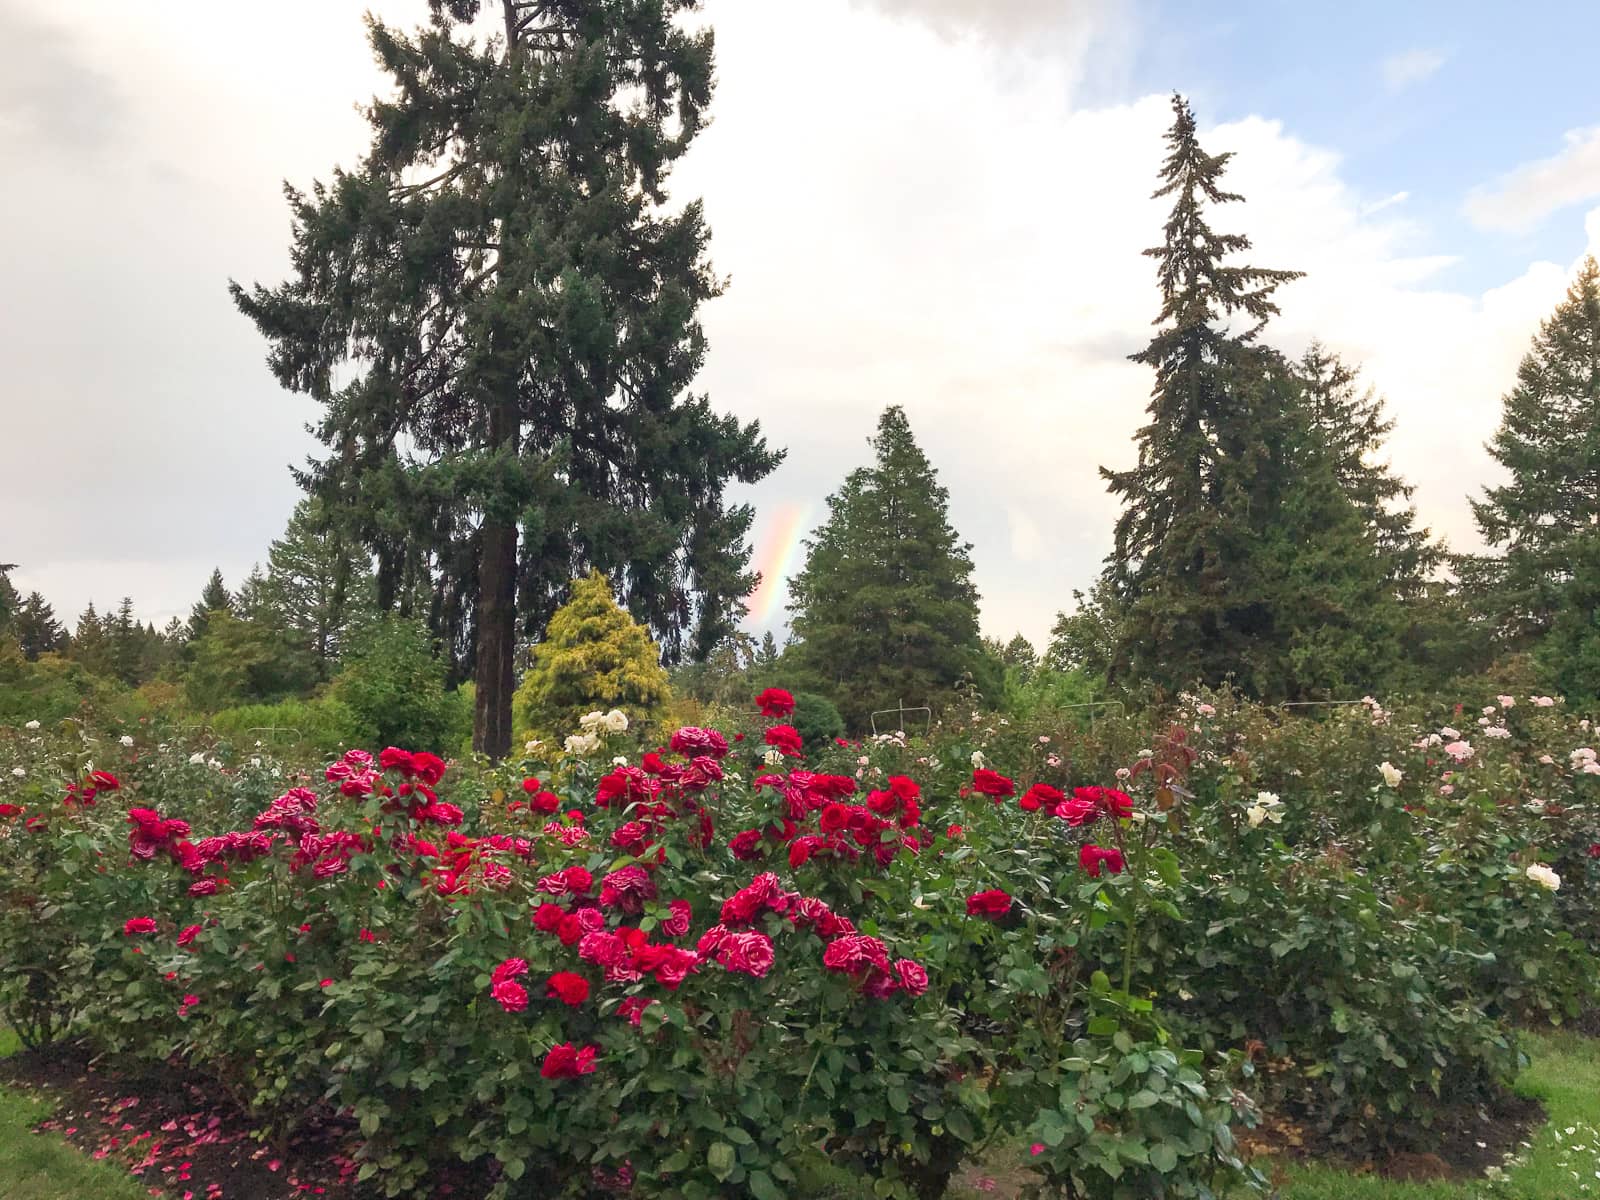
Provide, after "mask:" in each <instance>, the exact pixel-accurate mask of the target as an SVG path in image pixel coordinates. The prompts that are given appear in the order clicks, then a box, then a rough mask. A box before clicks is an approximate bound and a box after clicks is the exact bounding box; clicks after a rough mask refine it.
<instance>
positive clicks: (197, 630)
mask: <svg viewBox="0 0 1600 1200" xmlns="http://www.w3.org/2000/svg"><path fill="white" fill-rule="evenodd" d="M90 607H91V609H92V608H93V605H91V606H90ZM232 608H233V596H232V594H231V593H230V592H229V591H228V588H227V585H226V584H225V583H223V581H222V568H220V567H213V568H212V570H211V578H210V579H208V580H206V586H205V589H204V590H203V591H202V592H201V593H200V599H198V600H197V601H195V604H194V607H193V608H192V609H190V610H189V626H188V630H187V640H188V641H190V642H198V641H199V640H200V639H201V638H202V637H204V636H205V633H206V630H207V628H208V627H209V626H210V623H211V614H212V613H217V612H227V611H229V610H230V609H232Z"/></svg>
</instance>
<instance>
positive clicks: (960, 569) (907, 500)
mask: <svg viewBox="0 0 1600 1200" xmlns="http://www.w3.org/2000/svg"><path fill="white" fill-rule="evenodd" d="M870 444H871V446H872V448H873V450H874V452H875V455H876V461H875V462H874V463H873V465H872V466H870V467H862V468H859V469H857V470H855V471H852V472H851V473H850V474H849V475H848V476H847V477H846V478H845V481H844V483H843V485H842V486H841V487H840V488H839V490H838V491H837V492H835V493H834V494H833V495H832V496H830V497H828V517H827V520H826V521H825V522H824V523H823V524H822V526H821V527H820V528H818V529H817V530H816V531H815V532H814V533H813V534H812V535H811V537H810V539H809V540H807V542H806V543H805V545H806V552H807V553H806V563H805V567H804V568H803V569H802V570H801V571H800V572H799V573H798V574H797V575H796V576H795V578H794V580H793V581H792V582H791V584H790V603H789V612H790V614H791V617H792V620H791V628H792V630H793V635H794V638H795V641H794V642H793V643H792V644H791V645H790V646H789V647H788V649H787V650H786V651H785V654H784V660H785V667H786V669H787V668H792V669H793V670H794V672H795V673H796V676H797V678H799V679H801V680H803V681H804V682H805V683H806V685H807V686H808V687H810V688H811V689H813V690H815V691H818V692H821V693H822V694H823V695H825V696H826V697H827V698H828V699H830V700H832V701H833V702H834V704H835V705H837V707H838V708H839V711H840V712H841V713H843V714H844V717H845V720H846V722H847V723H848V724H849V725H850V726H851V727H852V728H855V729H862V728H864V727H865V726H866V724H867V718H868V714H869V713H871V712H872V711H873V710H875V709H882V708H887V707H893V706H895V705H897V704H899V703H901V702H904V703H905V704H908V705H922V704H928V705H932V706H937V705H939V704H941V703H942V702H947V701H948V700H949V699H950V698H951V697H952V695H953V692H954V690H955V688H956V685H957V684H958V683H959V682H960V681H961V680H962V679H963V677H964V676H968V675H970V674H972V673H975V672H981V671H983V668H982V664H981V660H982V657H983V652H982V646H981V644H980V640H979V637H978V593H977V589H976V588H974V587H973V584H972V559H971V558H970V557H969V551H970V550H971V546H969V545H967V544H966V543H963V542H962V541H961V540H960V539H959V537H958V536H957V534H956V532H955V530H954V529H952V528H951V526H950V522H949V518H948V508H949V493H948V492H947V491H946V489H945V488H944V487H943V486H941V485H940V483H939V482H938V477H937V475H936V474H935V472H934V469H933V467H932V465H931V464H930V463H929V462H928V459H927V457H926V456H925V455H924V454H923V452H922V451H921V449H919V448H918V446H917V444H916V442H915V440H913V438H912V435H911V427H910V425H909V423H908V422H907V421H906V415H905V412H904V411H903V410H902V409H900V408H899V407H898V406H894V407H890V408H888V409H886V410H885V411H884V413H883V415H882V416H881V417H880V418H879V420H878V432H877V435H876V436H875V437H873V438H872V439H870Z"/></svg>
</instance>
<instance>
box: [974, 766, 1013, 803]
mask: <svg viewBox="0 0 1600 1200" xmlns="http://www.w3.org/2000/svg"><path fill="white" fill-rule="evenodd" d="M972 790H973V791H975V792H977V793H978V794H979V795H980V796H992V797H994V798H995V799H996V800H999V799H1001V798H1002V797H1004V796H1010V795H1012V794H1013V793H1014V792H1015V791H1016V790H1017V785H1016V784H1015V783H1014V782H1012V781H1011V780H1009V779H1007V778H1006V777H1005V776H1004V775H1002V774H1000V773H999V772H998V771H991V770H989V769H988V768H981V769H979V770H976V771H974V772H973V773H972Z"/></svg>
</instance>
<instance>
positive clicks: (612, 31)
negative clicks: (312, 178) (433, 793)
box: [234, 0, 779, 757]
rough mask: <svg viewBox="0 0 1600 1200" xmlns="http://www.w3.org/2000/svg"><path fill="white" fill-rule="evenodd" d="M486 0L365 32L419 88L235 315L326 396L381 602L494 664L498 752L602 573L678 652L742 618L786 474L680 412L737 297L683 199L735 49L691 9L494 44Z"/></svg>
mask: <svg viewBox="0 0 1600 1200" xmlns="http://www.w3.org/2000/svg"><path fill="white" fill-rule="evenodd" d="M488 7H489V6H487V5H484V4H482V3H481V0H433V2H432V4H431V9H432V14H433V15H432V20H431V23H430V24H429V25H428V26H427V27H425V28H423V29H421V30H419V31H418V32H417V33H416V34H415V35H414V36H406V35H404V34H402V33H399V32H397V31H395V30H393V29H390V28H388V27H386V26H384V25H382V24H381V23H379V22H377V21H376V20H373V21H371V22H370V29H371V41H372V46H373V49H374V51H375V52H376V55H377V58H378V60H379V63H380V65H381V66H382V67H383V68H384V69H385V70H386V71H387V72H388V73H389V74H390V75H391V76H393V78H394V81H395V84H396V88H397V92H396V94H395V95H394V96H393V97H392V98H390V99H383V100H378V101H375V102H374V103H373V105H372V106H371V108H370V109H369V110H368V116H369V119H370V122H371V125H372V129H373V139H372V145H371V148H370V150H369V151H368V153H367V155H366V157H365V158H364V159H363V160H362V162H361V164H360V165H359V167H358V168H357V169H356V170H354V171H352V172H348V173H346V172H342V171H340V172H336V173H335V177H334V181H333V183H332V185H331V186H324V185H322V184H318V185H317V186H316V187H315V188H314V189H313V192H312V194H311V196H309V197H307V196H304V195H302V194H300V193H297V192H294V191H292V190H291V191H289V193H288V194H289V201H290V205H291V208H292V209H293V213H294V242H295V246H294V259H295V268H296V277H295V278H294V279H292V280H291V281H290V282H289V283H287V284H285V285H283V286H281V287H279V288H276V289H272V290H268V289H264V288H261V287H257V288H255V289H254V290H253V291H250V292H246V291H245V290H244V289H242V288H240V287H238V285H234V297H235V300H236V301H237V303H238V305H239V307H240V308H241V309H242V310H243V311H244V312H245V313H246V314H247V315H248V316H250V317H251V318H252V319H253V320H254V321H255V322H256V324H257V326H258V327H259V328H260V330H261V331H262V333H263V334H264V335H265V336H266V337H267V338H268V339H269V340H270V341H271V342H272V344H273V349H272V352H271V355H270V359H269V361H270V363H271V365H272V368H273V370H274V372H275V373H276V374H277V376H278V378H279V379H280V380H281V381H282V382H283V383H284V384H285V385H286V386H288V387H290V388H293V389H294V390H297V391H302V392H306V393H309V394H310V395H312V396H313V397H315V398H316V399H317V400H318V401H320V402H322V404H323V405H325V412H324V414H323V417H322V420H321V422H320V425H319V427H318V430H317V432H318V434H319V436H320V438H321V440H322V441H323V443H324V444H325V445H326V447H327V449H328V453H327V455H326V457H325V458H323V459H322V461H320V462H317V463H314V464H313V465H312V467H311V469H310V470H309V471H307V472H305V473H304V474H303V475H302V477H301V479H302V483H304V484H305V485H306V486H307V487H308V488H310V489H311V490H313V491H314V492H315V494H317V495H319V496H321V497H322V498H323V500H324V501H325V503H327V504H328V506H329V508H330V511H334V512H337V513H339V514H341V520H343V521H347V523H348V528H349V530H350V532H351V533H352V535H353V536H354V537H355V538H356V539H358V540H359V541H360V542H361V543H362V544H364V545H365V546H367V547H368V548H369V549H371V550H372V552H373V553H374V554H375V556H376V559H377V601H378V605H379V607H380V608H381V609H383V610H385V611H387V610H389V609H391V608H396V607H397V608H399V609H400V610H401V611H402V612H404V611H406V610H407V609H408V608H412V609H415V608H416V607H418V603H417V599H416V598H417V597H419V596H426V597H427V608H428V611H427V613H426V616H427V617H428V619H429V623H430V625H431V627H432V628H433V630H434V632H435V634H436V635H437V636H439V637H440V638H441V640H442V641H444V642H445V643H446V644H447V646H449V647H450V649H451V653H452V655H453V656H459V657H463V658H465V657H470V658H471V659H472V660H473V662H474V664H475V667H474V672H473V674H474V677H475V679H476V683H477V706H478V707H477V713H476V721H475V730H474V745H475V746H476V747H477V748H478V749H480V750H483V751H485V752H487V753H489V754H491V755H494V756H497V757H498V756H502V755H504V754H505V753H507V752H508V750H509V748H510V742H511V719H510V718H511V694H512V690H513V687H514V676H513V669H514V654H515V648H516V643H517V636H516V635H517V618H518V616H519V614H520V617H521V621H522V628H523V629H524V630H525V631H527V632H532V631H535V630H538V629H540V628H542V627H543V626H544V625H545V624H546V622H547V621H548V619H549V618H550V616H551V614H552V613H553V611H554V610H555V607H556V605H557V604H558V603H559V602H560V600H561V598H562V596H563V595H564V594H565V592H566V589H567V588H568V586H569V582H570V580H571V578H572V577H573V576H574V575H576V574H580V573H581V572H582V571H583V569H584V568H585V567H587V566H593V567H597V568H599V569H601V570H602V571H604V572H605V573H606V574H607V576H608V577H609V578H611V579H612V580H613V581H614V582H615V583H616V584H617V585H618V587H619V588H620V590H621V591H622V593H623V594H624V596H625V598H626V602H627V604H628V606H629V608H630V609H632V610H633V611H634V612H636V613H638V614H639V616H640V617H641V619H643V620H645V621H646V622H647V623H648V624H649V626H650V627H651V628H652V629H653V630H654V631H655V633H656V635H657V636H658V637H659V638H660V640H661V643H662V645H663V647H664V648H665V651H666V656H667V658H668V659H669V660H672V661H676V660H677V659H678V658H680V657H681V656H682V655H683V653H684V652H685V651H688V652H690V653H692V654H695V655H699V654H703V653H705V652H707V651H709V650H710V649H711V647H712V646H714V645H715V644H716V643H717V641H718V640H720V639H721V638H722V636H723V635H724V634H726V633H727V632H728V631H729V630H730V629H731V628H732V626H733V623H734V621H735V620H736V619H737V618H738V616H739V615H740V613H741V611H742V597H743V596H744V595H746V594H747V593H748V591H749V589H750V586H751V583H752V578H751V575H750V573H749V571H748V569H747V562H748V558H749V548H748V546H747V545H746V542H745V537H746V533H747V531H748V528H749V524H750V520H751V512H750V510H749V508H748V507H746V506H729V505H728V503H727V502H726V500H725V497H724V491H725V486H726V484H727V482H728V481H729V480H731V479H737V480H740V481H742V482H753V481H754V480H756V479H759V478H760V477H762V476H763V475H765V474H766V473H767V472H768V471H770V470H771V469H772V467H773V466H774V465H775V464H776V462H777V461H778V457H779V456H778V455H776V454H774V453H772V452H769V451H768V450H767V448H766V446H765V444H764V442H763V441H762V439H761V437H760V434H759V430H758V429H757V427H756V426H755V425H753V424H751V425H742V424H740V423H739V422H737V421H735V420H733V419H731V418H727V417H721V416H718V415H716V414H715V413H713V412H712V410H711V408H710V407H709V404H708V403H707V401H706V400H705V399H703V398H687V399H685V398H684V392H685V389H686V388H687V387H688V385H689V384H690V382H691V380H692V379H693V378H694V376H695V374H696V373H697V371H698V369H699V366H700V363H701V360H702V358H703V357H704V353H705V343H704V336H703V334H702V331H701V328H700V325H699V321H698V317H697V310H698V307H699V305H700V303H701V302H702V301H704V300H706V299H708V298H710V297H712V296H714V295H716V294H717V292H718V291H719V288H720V283H719V281H718V280H717V279H716V277H715V276H714V275H713V274H712V272H711V269H710V267H709V265H708V263H707V260H706V246H707V241H708V234H707V230H706V228H705V225H704V221H703V215H702V210H701V207H700V205H699V204H698V203H691V204H688V205H684V206H682V207H681V208H678V209H676V210H669V209H668V208H667V207H666V199H667V197H666V193H665V191H664V183H665V180H666V176H667V173H668V171H669V170H670V168H671V167H672V166H673V164H674V163H675V162H676V160H677V159H678V158H679V157H680V156H681V155H682V154H683V153H684V151H685V150H686V149H687V148H688V146H689V144H690V142H691V141H692V140H693V138H694V136H695V135H696V134H697V133H698V131H699V129H700V127H701V124H702V120H703V114H704V111H705V108H706V106H707V104H708V102H709V99H710V93H711V85H712V42H711V35H710V34H709V33H708V32H698V33H697V32H691V31H688V30H686V29H685V28H684V27H683V26H682V25H680V23H679V21H678V18H679V17H680V16H681V15H683V14H685V13H687V12H688V11H690V10H692V9H693V8H694V7H696V0H593V2H590V3H584V4H552V3H548V2H546V0H505V2H504V3H503V5H502V6H501V11H502V12H503V16H504V21H503V27H502V29H501V30H500V32H499V33H498V34H497V36H494V37H490V38H483V37H480V36H475V33H474V31H473V30H472V29H471V28H470V26H471V24H472V22H473V21H474V20H476V18H477V17H478V16H479V15H480V11H485V10H488ZM351 359H354V360H356V361H358V362H359V363H360V364H361V369H360V370H359V371H356V372H354V373H353V374H354V378H353V379H352V378H351V376H352V372H349V371H342V370H340V367H341V366H342V364H344V363H345V362H346V361H349V360H351ZM340 378H342V379H344V380H349V382H346V383H344V384H343V386H340V385H339V384H338V383H337V382H336V380H337V379H340ZM519 540H520V554H519ZM419 615H420V614H419Z"/></svg>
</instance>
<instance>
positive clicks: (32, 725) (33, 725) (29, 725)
mask: <svg viewBox="0 0 1600 1200" xmlns="http://www.w3.org/2000/svg"><path fill="white" fill-rule="evenodd" d="M23 728H24V729H37V728H39V722H37V721H29V722H28V723H27V724H26V725H24V726H23Z"/></svg>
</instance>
